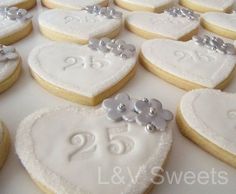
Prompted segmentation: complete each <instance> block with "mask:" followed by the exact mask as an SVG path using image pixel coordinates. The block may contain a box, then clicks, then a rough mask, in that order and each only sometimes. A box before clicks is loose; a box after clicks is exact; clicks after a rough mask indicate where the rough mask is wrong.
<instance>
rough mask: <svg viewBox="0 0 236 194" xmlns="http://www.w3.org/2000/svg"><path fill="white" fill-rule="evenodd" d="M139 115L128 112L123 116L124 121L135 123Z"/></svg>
mask: <svg viewBox="0 0 236 194" xmlns="http://www.w3.org/2000/svg"><path fill="white" fill-rule="evenodd" d="M136 116H137V113H135V112H132V111H128V112H126V113H125V114H124V115H123V119H124V120H125V121H128V122H134V121H135V120H136Z"/></svg>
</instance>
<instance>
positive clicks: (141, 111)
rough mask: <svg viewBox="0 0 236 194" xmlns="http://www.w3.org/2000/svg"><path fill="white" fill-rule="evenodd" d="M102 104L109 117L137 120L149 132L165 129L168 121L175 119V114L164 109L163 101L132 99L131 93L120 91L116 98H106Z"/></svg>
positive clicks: (118, 119)
mask: <svg viewBox="0 0 236 194" xmlns="http://www.w3.org/2000/svg"><path fill="white" fill-rule="evenodd" d="M102 106H103V108H104V109H105V110H106V112H107V117H108V119H110V120H112V121H122V120H124V121H126V122H136V123H137V124H139V125H141V126H144V127H145V130H146V131H147V132H149V133H153V132H156V131H165V130H166V128H167V124H168V123H167V122H168V121H171V120H172V119H173V114H172V113H171V112H170V111H168V110H165V109H163V108H162V104H161V102H159V101H158V100H156V99H151V100H148V99H147V98H144V99H142V100H132V99H131V98H130V96H129V95H127V94H123V93H120V94H118V95H117V96H115V97H114V98H108V99H106V100H104V101H103V104H102Z"/></svg>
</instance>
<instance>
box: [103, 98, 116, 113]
mask: <svg viewBox="0 0 236 194" xmlns="http://www.w3.org/2000/svg"><path fill="white" fill-rule="evenodd" d="M118 105H119V102H118V101H117V100H114V99H113V98H108V99H106V100H104V101H103V103H102V107H103V108H104V109H106V110H114V109H116V108H117V106H118Z"/></svg>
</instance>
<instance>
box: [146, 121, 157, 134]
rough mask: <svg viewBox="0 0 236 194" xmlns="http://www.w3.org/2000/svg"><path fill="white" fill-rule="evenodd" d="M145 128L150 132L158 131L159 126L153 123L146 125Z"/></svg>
mask: <svg viewBox="0 0 236 194" xmlns="http://www.w3.org/2000/svg"><path fill="white" fill-rule="evenodd" d="M145 130H146V131H147V132H148V133H154V132H156V130H157V128H156V127H155V126H154V125H153V124H150V123H149V124H147V125H146V126H145Z"/></svg>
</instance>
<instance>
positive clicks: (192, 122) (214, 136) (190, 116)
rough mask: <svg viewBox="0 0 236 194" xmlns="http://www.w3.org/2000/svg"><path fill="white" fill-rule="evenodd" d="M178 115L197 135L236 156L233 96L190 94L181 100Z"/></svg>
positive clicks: (235, 100) (211, 92) (207, 91)
mask: <svg viewBox="0 0 236 194" xmlns="http://www.w3.org/2000/svg"><path fill="white" fill-rule="evenodd" d="M180 111H181V114H182V115H183V117H184V120H185V121H186V122H187V123H188V125H189V126H190V127H191V128H192V129H194V130H195V131H196V132H197V133H199V134H200V135H201V136H203V137H205V138H206V139H208V140H209V141H211V142H212V143H214V144H216V145H217V146H219V147H221V148H223V149H224V150H227V151H228V152H230V153H233V154H236V94H231V93H225V92H221V91H219V90H210V89H201V90H194V91H191V92H188V93H187V94H185V95H184V96H183V98H182V100H181V102H180Z"/></svg>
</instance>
